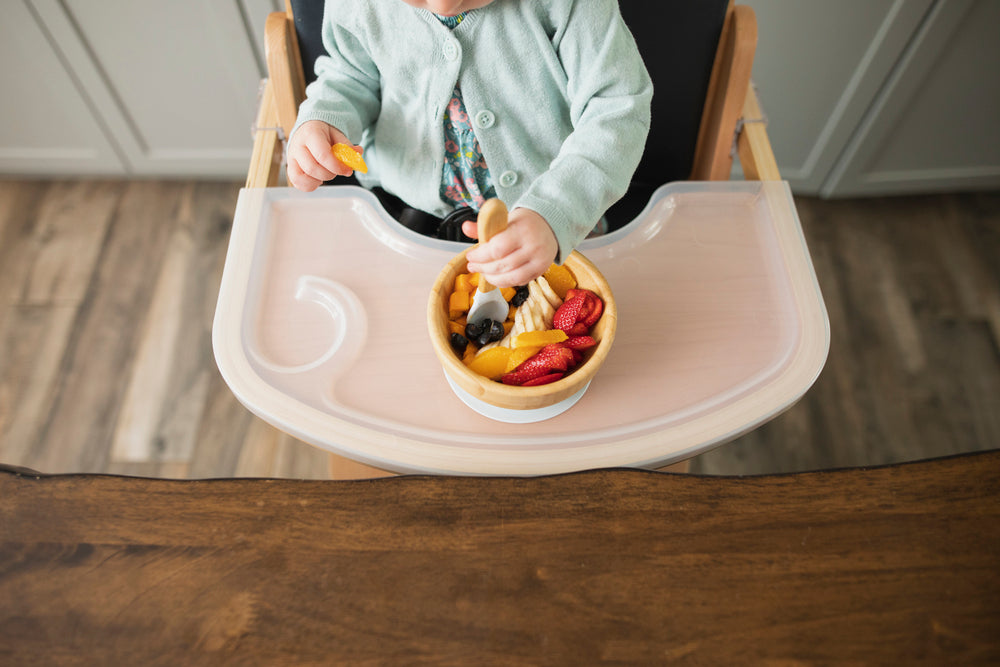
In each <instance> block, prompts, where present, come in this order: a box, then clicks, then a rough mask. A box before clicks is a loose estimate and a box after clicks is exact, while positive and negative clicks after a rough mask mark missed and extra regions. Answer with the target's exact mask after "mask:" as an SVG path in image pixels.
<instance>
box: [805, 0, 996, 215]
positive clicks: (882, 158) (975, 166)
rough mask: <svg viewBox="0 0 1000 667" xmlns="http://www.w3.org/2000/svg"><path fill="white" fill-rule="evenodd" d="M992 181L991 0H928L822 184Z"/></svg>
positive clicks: (874, 189)
mask: <svg viewBox="0 0 1000 667" xmlns="http://www.w3.org/2000/svg"><path fill="white" fill-rule="evenodd" d="M997 187H1000V2H997V0H976V1H974V0H950V1H949V2H938V3H935V5H934V8H933V10H932V11H931V12H930V13H929V14H928V15H927V18H926V20H925V21H924V22H923V24H922V25H921V26H920V29H919V30H918V31H917V32H916V34H915V35H914V37H913V39H912V41H911V43H910V44H909V45H908V48H907V49H906V51H905V52H904V53H903V55H902V57H901V58H900V60H899V62H898V63H897V65H896V67H895V68H894V69H893V71H892V72H891V73H890V75H889V77H888V78H887V79H886V81H885V84H884V85H883V86H882V88H881V89H880V90H879V93H878V95H876V96H875V97H874V98H873V100H872V103H871V109H870V112H869V113H868V114H867V115H866V116H865V118H864V120H863V122H862V123H861V124H860V125H859V126H858V127H857V129H856V130H855V132H854V133H853V134H852V136H851V138H850V140H849V141H848V142H847V144H846V147H845V149H844V152H843V154H842V157H841V159H840V160H839V162H838V163H837V165H835V167H834V169H833V170H832V172H831V174H830V176H829V178H828V179H827V181H826V183H824V185H823V194H826V195H830V196H844V195H861V194H879V193H885V192H927V191H934V190H938V191H945V190H963V189H969V190H971V189H986V188H997Z"/></svg>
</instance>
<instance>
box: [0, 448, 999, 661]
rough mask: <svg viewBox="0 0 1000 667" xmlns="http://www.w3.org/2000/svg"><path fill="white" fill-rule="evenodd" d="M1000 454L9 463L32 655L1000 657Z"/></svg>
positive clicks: (8, 581)
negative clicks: (772, 472)
mask: <svg viewBox="0 0 1000 667" xmlns="http://www.w3.org/2000/svg"><path fill="white" fill-rule="evenodd" d="M998 563H1000V452H998V451H992V452H987V453H981V454H970V455H963V456H958V457H952V458H945V459H938V460H931V461H926V462H920V463H911V464H903V465H897V466H890V467H882V468H872V469H848V470H839V471H828V472H818V473H799V474H792V475H778V476H761V477H743V478H739V477H703V476H694V475H674V474H666V473H655V472H644V471H634V470H633V471H630V470H606V471H595V472H587V473H577V474H572V475H564V476H554V477H541V478H445V477H398V478H392V479H382V480H368V481H341V482H330V481H302V480H251V479H245V480H217V481H167V480H154V479H141V478H124V477H114V476H86V475H70V476H53V477H44V476H31V475H19V474H16V473H14V472H10V471H8V472H0V663H2V664H10V665H21V664H45V665H97V664H100V665H117V664H123V665H124V664H128V665H139V664H141V665H236V664H238V665H273V664H294V665H341V664H366V665H375V664H378V665H383V664H435V665H470V664H476V665H478V664H489V665H507V664H518V665H547V664H563V665H589V664H627V665H637V664H664V663H676V664H699V665H701V664H709V665H736V664H771V665H778V664H780V665H813V664H824V665H825V664H857V665H864V664H906V665H914V664H933V665H941V664H955V665H980V664H983V665H985V664H996V663H997V661H998V660H1000V632H998V631H1000V568H998Z"/></svg>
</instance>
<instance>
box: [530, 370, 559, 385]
mask: <svg viewBox="0 0 1000 667" xmlns="http://www.w3.org/2000/svg"><path fill="white" fill-rule="evenodd" d="M562 376H563V374H562V373H549V374H548V375H543V376H541V377H537V378H535V379H534V380H528V381H527V382H525V383H523V384H522V385H521V386H522V387H537V386H538V385H541V384H548V383H550V382H555V381H556V380H558V379H560V378H562Z"/></svg>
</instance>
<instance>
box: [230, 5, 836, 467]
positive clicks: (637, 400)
mask: <svg viewBox="0 0 1000 667" xmlns="http://www.w3.org/2000/svg"><path fill="white" fill-rule="evenodd" d="M620 6H621V10H622V13H623V15H624V17H625V19H626V22H627V23H628V24H629V26H630V27H631V29H632V31H633V34H634V35H635V37H636V40H637V42H638V44H639V47H640V50H641V51H642V53H643V58H644V60H645V62H646V65H647V68H648V69H649V71H650V74H651V76H652V77H653V82H654V100H653V122H652V129H651V132H650V135H649V139H648V141H647V146H646V150H645V153H644V157H643V160H642V162H641V164H640V166H639V169H638V170H637V172H636V174H635V177H634V179H633V182H632V186H631V188H630V190H629V193H628V194H627V195H626V197H625V198H624V199H623V200H622V201H620V202H619V203H618V204H616V205H615V206H614V207H613V208H612V209H611V210H610V211H609V212H608V218H609V220H610V222H611V225H612V229H616V230H617V231H613V232H612V233H611V234H609V235H607V236H606V237H601V238H598V239H589V240H588V241H585V242H584V244H582V245H581V247H580V250H581V251H582V252H583V253H584V254H585V255H586V256H587V257H588V258H589V259H591V260H592V261H593V262H594V263H595V264H596V265H597V266H598V267H599V268H600V269H601V270H602V272H604V274H605V276H606V277H607V279H608V281H609V282H610V283H611V285H612V287H613V289H614V290H615V296H616V300H618V301H619V302H620V310H621V314H620V316H619V338H618V339H617V340H616V343H615V349H613V350H612V353H611V355H609V358H608V361H607V363H606V367H605V368H602V370H601V372H600V373H599V374H598V376H597V378H596V379H595V380H594V382H593V385H594V386H593V387H592V388H591V389H590V390H588V395H587V396H585V397H584V398H585V399H586V400H588V401H589V403H588V405H587V407H584V406H583V405H579V406H575V407H574V408H572V409H570V410H569V411H568V412H566V413H564V414H563V415H560V416H559V417H557V418H555V419H551V420H548V421H545V422H540V423H536V424H533V425H530V426H525V425H505V424H498V423H497V422H494V421H491V420H489V419H486V418H483V417H481V416H479V415H477V414H474V413H473V412H472V411H471V410H468V409H467V408H465V406H462V405H461V404H460V403H459V402H458V401H457V399H455V397H454V396H452V395H451V394H450V392H449V391H448V390H447V386H446V385H445V384H444V378H443V376H442V374H441V372H440V368H439V367H438V366H437V365H436V364H435V363H434V360H433V353H432V351H431V348H430V343H429V341H427V340H425V338H426V336H425V335H423V334H422V331H420V329H421V328H422V327H423V326H424V319H423V317H422V312H423V311H422V309H421V308H422V306H423V303H424V301H425V300H426V294H427V291H428V290H429V289H430V286H431V283H433V280H434V277H435V276H436V273H437V271H438V270H439V269H440V267H442V266H443V265H444V264H445V263H446V262H447V260H448V259H449V258H450V257H451V256H453V255H454V254H456V253H457V252H458V251H460V250H461V245H460V244H453V245H452V246H449V245H448V243H449V242H438V241H436V240H434V241H432V240H430V239H425V238H423V237H420V238H417V235H415V234H413V233H412V232H410V231H409V230H406V229H402V228H401V227H400V226H399V225H396V227H399V228H400V229H398V230H397V229H395V228H394V227H393V225H392V223H391V221H388V220H387V217H388V216H387V214H386V213H385V211H384V210H382V209H381V207H380V206H379V205H378V202H377V200H375V199H374V198H373V197H372V196H370V195H369V193H367V192H366V191H364V190H361V189H360V188H356V187H352V186H337V185H333V186H328V187H324V188H321V189H320V190H319V191H317V192H316V193H312V194H310V195H304V194H303V193H299V192H296V191H293V190H291V189H287V188H275V186H277V185H278V181H279V177H280V174H281V171H282V166H283V164H282V158H283V142H284V139H285V137H287V136H288V134H289V132H290V131H291V129H292V126H293V125H294V123H295V118H296V113H297V108H298V105H299V103H300V102H301V101H302V99H303V98H304V90H305V86H306V85H307V82H308V81H309V80H311V79H312V78H314V76H313V75H312V68H311V63H312V62H314V60H315V58H316V57H317V56H318V55H320V54H321V53H322V50H323V46H322V42H321V37H320V26H321V20H322V14H323V2H322V1H319V0H313V1H306V0H286V11H285V12H275V13H272V14H270V15H269V16H268V17H267V23H266V31H265V32H266V55H267V65H268V78H267V79H266V80H265V81H264V82H263V85H262V89H261V99H260V107H259V112H258V117H257V120H256V125H255V128H254V150H253V157H252V159H251V164H250V169H249V173H248V176H247V182H246V189H244V190H243V191H242V192H241V202H240V205H239V206H238V208H237V213H236V221H235V223H234V230H233V239H232V241H231V245H230V252H229V257H228V258H227V263H226V271H225V275H224V277H223V285H222V288H221V290H220V299H219V308H218V310H217V313H216V323H215V327H214V331H213V341H214V346H215V351H216V357H217V360H218V363H219V367H220V370H221V371H222V373H223V376H224V377H225V379H226V381H227V382H228V383H229V385H230V387H231V388H232V389H233V391H234V393H236V395H237V396H238V397H239V398H240V400H241V401H243V403H244V404H246V405H247V406H248V407H249V408H250V409H251V410H252V411H254V412H255V413H257V414H258V415H259V416H261V417H263V418H264V419H265V420H267V421H270V422H271V423H272V424H274V425H276V426H278V427H279V428H281V429H283V430H285V431H287V432H289V433H291V434H292V435H295V436H296V437H299V438H301V439H303V440H306V441H307V442H310V443H312V444H314V445H316V446H319V447H323V448H325V449H327V450H329V451H331V453H332V454H331V470H332V472H333V474H334V476H335V477H341V478H344V477H358V476H370V475H378V474H386V472H384V471H391V472H435V473H453V474H546V473H558V472H566V471H572V470H579V469H584V468H596V467H607V466H639V467H649V468H660V467H662V466H666V465H670V464H673V465H675V466H676V465H680V466H681V467H682V468H683V466H684V462H685V461H686V460H687V459H689V458H690V457H692V456H694V455H697V454H698V453H701V452H703V451H705V450H707V449H709V448H711V447H713V446H716V445H718V444H721V443H723V442H726V441H727V440H729V439H732V438H734V437H736V436H738V435H740V434H742V433H744V432H746V431H747V430H750V429H752V428H754V427H756V426H758V425H759V424H761V423H763V422H764V421H766V420H768V419H770V418H772V417H773V416H775V415H776V414H778V413H780V412H781V411H782V410H784V409H786V408H788V407H789V406H790V405H792V404H793V403H794V402H795V401H796V400H798V398H800V397H801V395H802V394H803V393H804V392H805V391H806V390H807V389H808V388H809V387H810V386H811V384H812V383H813V381H814V380H815V378H816V377H817V375H818V374H819V372H820V370H821V369H822V367H823V365H824V363H825V360H826V354H827V350H828V347H829V323H828V321H827V317H826V310H825V308H824V306H823V302H822V296H821V295H820V292H819V288H818V285H817V284H816V279H815V274H814V273H813V270H812V264H811V261H810V259H809V255H808V250H807V248H806V246H805V241H804V239H803V237H802V233H801V228H800V226H799V222H798V218H797V216H796V214H795V210H794V204H793V202H792V198H791V193H790V191H789V189H788V186H787V184H786V183H784V182H782V181H781V180H780V175H779V172H778V168H777V165H776V162H775V159H774V155H773V152H772V150H771V146H770V142H769V140H768V137H767V132H766V128H765V124H764V120H763V118H762V115H761V111H760V107H759V104H758V100H757V96H756V94H755V91H754V90H753V88H752V86H751V84H750V73H751V68H752V64H753V55H754V51H755V48H756V40H757V29H756V20H755V17H754V13H753V10H752V9H751V8H750V7H747V6H743V5H734V4H733V3H732V1H731V0H714V1H708V0H702V1H700V2H687V1H686V0H677V1H673V2H659V3H654V4H652V5H651V4H649V3H642V2H639V1H638V0H622V1H621V2H620ZM653 8H655V9H653ZM651 11H655V12H656V13H657V14H658V15H659V16H661V17H662V16H670V19H669V20H666V19H662V20H653V19H655V17H650V16H649V14H650V12H651ZM304 64H305V65H304ZM734 154H738V156H739V160H740V165H741V167H742V171H743V176H744V178H745V179H746V180H745V181H743V182H728V183H727V182H726V181H728V179H729V177H730V172H731V170H732V165H733V156H734ZM713 182H714V183H713ZM241 220H246V221H248V222H245V223H243V222H241ZM347 220H350V224H347V223H346V222H345V224H344V226H343V227H342V228H341V229H342V230H343V233H341V232H337V234H335V233H334V231H331V230H333V229H334V227H335V226H336V223H337V221H347ZM668 223H669V224H668ZM292 230H294V231H292ZM348 230H366V231H364V232H358V234H359V236H358V238H354V237H353V236H350V234H353V233H355V232H348ZM286 236H287V238H286ZM369 236H370V237H372V238H376V237H377V239H378V242H377V243H374V244H372V243H369V240H370V239H369V238H368V237H369ZM361 237H364V238H361ZM435 243H437V244H439V245H434V244H435ZM440 244H444V245H440ZM385 246H388V247H389V248H391V251H389V252H390V253H401V254H403V255H405V256H406V261H404V262H393V261H391V260H392V258H389V260H388V261H386V262H384V263H383V262H381V261H380V262H379V267H375V266H369V265H366V264H365V262H364V260H363V259H360V258H361V257H362V256H363V255H364V253H365V252H378V251H377V250H371V248H374V247H378V248H382V247H385ZM324 248H326V249H327V250H323V249H324ZM338 252H339V253H340V254H338V255H337V256H336V258H331V254H335V253H338ZM653 254H655V255H656V256H655V258H654V257H653V256H652V255H653ZM380 260H381V258H380ZM396 265H398V266H396ZM384 267H390V268H384ZM366 272H370V273H371V274H372V275H375V274H379V273H380V272H394V273H393V275H391V276H389V278H387V279H386V281H387V284H386V287H385V288H376V287H373V286H372V285H370V284H369V283H368V281H369V279H368V278H362V277H361V276H360V274H364V273H366ZM261 273H264V274H266V275H265V276H263V277H262V276H261V275H260V274H261ZM331 276H333V277H332V278H331ZM369 278H370V276H369ZM345 281H346V282H348V283H350V284H346V285H345ZM359 281H362V282H364V284H362V283H361V282H359ZM389 285H396V286H400V285H405V286H408V287H407V289H411V290H412V291H411V292H409V295H408V297H407V298H409V299H415V300H419V301H420V306H421V308H418V309H417V310H418V311H419V313H421V314H420V315H413V317H412V322H411V324H410V325H409V326H410V328H411V329H412V331H413V333H414V337H415V340H414V341H412V342H409V341H408V342H407V343H406V344H412V347H411V348H407V351H406V353H405V354H403V353H402V352H400V351H398V350H396V349H395V348H393V343H389V342H387V341H386V340H384V339H383V337H384V336H385V333H384V332H383V331H381V328H382V327H381V326H380V325H379V323H378V322H373V321H372V319H373V314H374V311H375V310H378V308H379V307H380V303H379V302H378V301H377V299H378V298H379V297H374V296H373V294H381V295H387V294H390V293H391V292H390V291H391V290H393V289H394V288H391V287H389ZM626 286H631V288H632V289H625V287H626ZM281 290H283V292H281ZM365 290H368V294H367V296H360V297H359V294H360V293H361V292H364V291H365ZM386 290H388V291H386ZM279 292H281V293H282V294H284V296H279V295H278V293H279ZM293 294H294V298H293V296H292V295H293ZM373 298H374V299H376V301H373ZM386 298H389V297H388V296H386ZM304 304H312V305H311V306H310V308H311V311H310V313H308V314H307V313H305V308H306V306H305V305H304ZM366 309H369V310H371V312H368V311H366ZM352 318H356V320H352ZM376 319H377V316H376ZM356 321H357V322H360V324H357V325H355V322H356ZM373 325H374V326H373ZM654 330H655V331H654ZM359 331H360V333H359ZM658 335H659V338H657V336H658ZM630 336H631V338H630ZM330 340H334V341H335V342H334V343H332V344H331V343H330V342H329V341H330ZM644 355H646V356H644ZM647 357H648V363H647ZM427 360H429V361H427ZM324 365H325V366H324ZM321 367H325V368H326V369H327V370H326V371H322V370H321ZM348 367H350V369H351V370H349V371H348V370H345V368H348ZM406 372H412V373H413V374H414V375H412V376H411V377H408V378H404V377H401V376H402V375H404V373H406ZM372 377H375V378H376V379H375V380H374V381H372V380H371V379H370V378H372ZM379 382H381V386H377V385H378V383H379ZM407 382H409V383H415V384H417V385H419V386H420V389H419V390H416V391H413V390H411V391H409V392H408V391H407V390H406V389H405V388H403V387H400V386H399V385H400V384H405V383H407ZM348 385H349V386H348ZM442 387H443V389H442ZM380 392H381V393H380ZM435 392H439V393H435ZM625 394H631V396H630V397H626V396H625ZM364 396H370V397H371V399H370V400H368V403H367V404H365V405H362V403H364V401H365V400H367V399H364V398H363V397H364ZM380 401H381V402H383V403H384V404H379V403H380ZM416 401H426V402H427V404H421V405H420V406H417V407H414V408H413V409H412V410H409V411H408V406H411V405H414V406H415V405H416V403H415V402H416ZM619 402H620V403H619ZM376 405H377V407H373V406H376ZM389 406H391V407H389ZM640 406H641V407H640ZM404 413H405V414H404ZM343 457H347V458H346V459H345V458H343ZM368 466H375V468H371V467H368Z"/></svg>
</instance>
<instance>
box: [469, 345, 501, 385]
mask: <svg viewBox="0 0 1000 667" xmlns="http://www.w3.org/2000/svg"><path fill="white" fill-rule="evenodd" d="M510 356H511V349H510V348H509V347H503V346H500V345H497V346H496V347H491V348H490V349H488V350H483V351H482V352H480V353H479V354H477V355H476V356H475V357H473V359H472V361H470V362H469V363H468V366H469V370H471V371H473V372H474V373H479V374H480V375H483V376H485V377H488V378H490V379H491V380H499V379H500V376H501V375H503V374H504V373H505V372H507V361H508V360H509V359H510Z"/></svg>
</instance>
